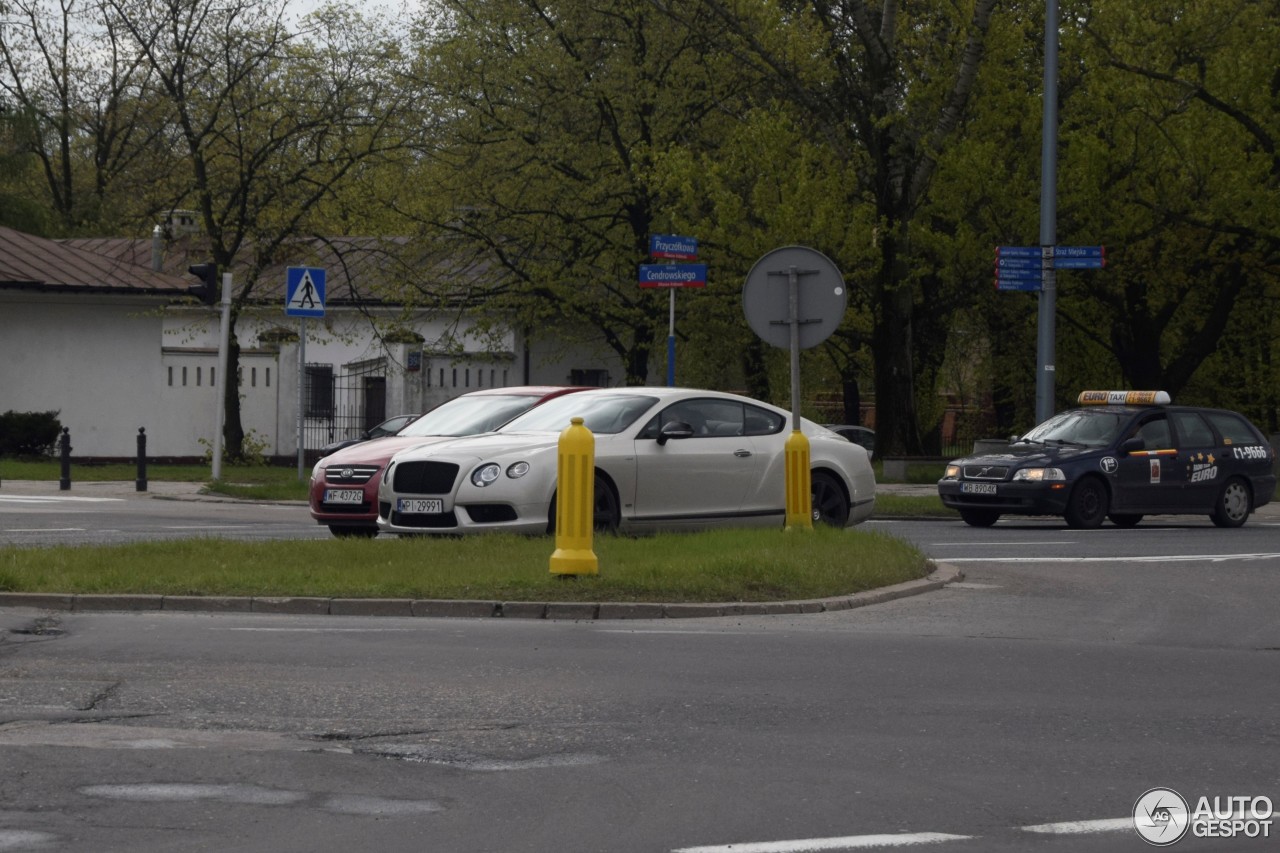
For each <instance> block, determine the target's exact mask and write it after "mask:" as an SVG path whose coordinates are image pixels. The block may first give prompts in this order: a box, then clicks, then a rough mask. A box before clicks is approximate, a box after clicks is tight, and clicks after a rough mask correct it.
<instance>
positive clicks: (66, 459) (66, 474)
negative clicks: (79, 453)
mask: <svg viewBox="0 0 1280 853" xmlns="http://www.w3.org/2000/svg"><path fill="white" fill-rule="evenodd" d="M61 446H62V479H61V480H59V481H58V489H59V490H61V491H64V492H67V491H70V490H71V428H70V427H63V428H62V439H61Z"/></svg>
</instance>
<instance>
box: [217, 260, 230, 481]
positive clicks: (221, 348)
mask: <svg viewBox="0 0 1280 853" xmlns="http://www.w3.org/2000/svg"><path fill="white" fill-rule="evenodd" d="M230 345H231V273H229V272H224V273H223V274H222V317H221V325H220V328H219V330H218V381H217V382H215V383H214V385H215V386H216V387H215V389H214V392H213V393H215V394H217V395H218V405H217V411H218V414H217V416H216V418H215V420H216V421H217V422H216V423H215V424H214V430H213V479H215V480H221V479H222V422H223V421H224V420H226V413H227V382H229V381H230V380H231V377H229V376H227V350H228V349H229V348H230Z"/></svg>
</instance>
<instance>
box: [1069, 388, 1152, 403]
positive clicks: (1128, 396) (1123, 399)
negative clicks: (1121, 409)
mask: <svg viewBox="0 0 1280 853" xmlns="http://www.w3.org/2000/svg"><path fill="white" fill-rule="evenodd" d="M1079 402H1080V405H1082V406H1167V405H1169V403H1170V402H1171V401H1170V399H1169V392H1167V391H1082V392H1080V400H1079Z"/></svg>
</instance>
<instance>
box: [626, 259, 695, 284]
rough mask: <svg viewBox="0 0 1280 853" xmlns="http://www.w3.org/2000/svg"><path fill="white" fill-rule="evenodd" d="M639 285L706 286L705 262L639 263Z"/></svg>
mask: <svg viewBox="0 0 1280 853" xmlns="http://www.w3.org/2000/svg"><path fill="white" fill-rule="evenodd" d="M640 286H641V287H706V286H707V265H706V264H641V265H640Z"/></svg>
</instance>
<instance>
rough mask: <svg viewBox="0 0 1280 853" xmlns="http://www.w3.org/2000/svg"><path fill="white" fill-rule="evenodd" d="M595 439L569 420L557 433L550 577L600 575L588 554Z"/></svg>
mask: <svg viewBox="0 0 1280 853" xmlns="http://www.w3.org/2000/svg"><path fill="white" fill-rule="evenodd" d="M595 457H596V439H595V436H593V435H592V434H591V430H589V429H587V428H586V427H585V426H583V425H582V418H571V419H570V425H569V426H568V427H566V428H565V430H564V432H562V433H560V444H559V455H558V457H557V461H556V481H557V487H556V550H555V553H553V554H552V555H551V574H553V575H594V574H598V573H599V571H600V568H599V563H598V561H597V560H596V555H595V552H594V551H592V550H591V534H592V532H593V531H592V527H593V521H594V519H593V517H592V516H593V510H594V508H595V505H596V495H595V492H596V476H595V475H596V462H595Z"/></svg>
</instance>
